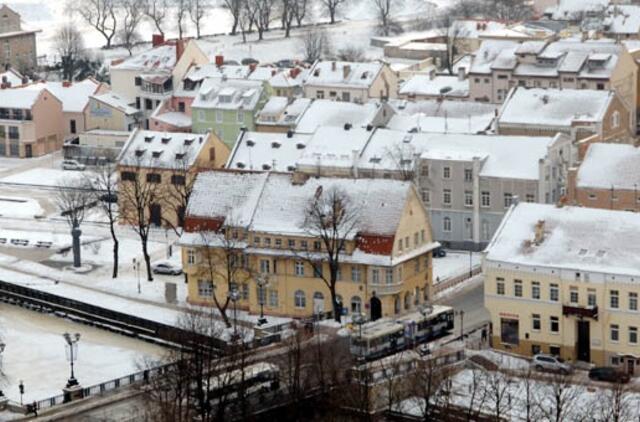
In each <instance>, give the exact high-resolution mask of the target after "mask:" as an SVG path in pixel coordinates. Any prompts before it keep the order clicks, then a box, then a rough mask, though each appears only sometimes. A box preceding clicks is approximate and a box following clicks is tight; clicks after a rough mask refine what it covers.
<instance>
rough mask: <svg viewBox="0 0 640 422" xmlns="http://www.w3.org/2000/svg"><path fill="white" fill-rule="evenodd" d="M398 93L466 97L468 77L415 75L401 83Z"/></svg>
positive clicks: (467, 93) (467, 94)
mask: <svg viewBox="0 0 640 422" xmlns="http://www.w3.org/2000/svg"><path fill="white" fill-rule="evenodd" d="M398 93H399V94H401V95H416V96H419V95H424V96H432V97H437V96H442V97H468V96H469V79H467V78H464V79H462V80H460V78H458V76H436V77H434V78H433V79H431V78H430V77H429V76H428V75H416V76H413V77H412V78H411V79H409V80H408V81H407V82H405V83H404V84H402V86H401V87H400V91H399V92H398Z"/></svg>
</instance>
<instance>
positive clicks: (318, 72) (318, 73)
mask: <svg viewBox="0 0 640 422" xmlns="http://www.w3.org/2000/svg"><path fill="white" fill-rule="evenodd" d="M313 76H315V77H316V78H317V77H318V76H320V69H316V70H315V71H314V72H313Z"/></svg>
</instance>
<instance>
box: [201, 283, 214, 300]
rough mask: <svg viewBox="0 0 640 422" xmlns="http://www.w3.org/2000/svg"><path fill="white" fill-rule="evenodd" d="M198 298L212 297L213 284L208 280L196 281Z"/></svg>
mask: <svg viewBox="0 0 640 422" xmlns="http://www.w3.org/2000/svg"><path fill="white" fill-rule="evenodd" d="M198 296H200V297H213V283H212V282H211V281H209V280H198Z"/></svg>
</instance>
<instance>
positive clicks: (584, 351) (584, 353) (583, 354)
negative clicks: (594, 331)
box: [576, 321, 591, 362]
mask: <svg viewBox="0 0 640 422" xmlns="http://www.w3.org/2000/svg"><path fill="white" fill-rule="evenodd" d="M577 324H578V329H577V330H576V331H577V332H578V341H577V344H576V349H577V354H578V356H577V358H578V360H581V361H583V362H590V361H591V349H590V347H589V346H590V344H591V340H590V338H589V321H578V322H577Z"/></svg>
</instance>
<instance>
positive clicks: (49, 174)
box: [0, 168, 86, 187]
mask: <svg viewBox="0 0 640 422" xmlns="http://www.w3.org/2000/svg"><path fill="white" fill-rule="evenodd" d="M85 177H86V174H85V173H84V172H82V171H65V170H58V169H51V168H33V169H30V170H27V171H23V172H20V173H16V174H12V175H11V176H7V177H3V178H2V179H0V182H2V183H11V184H19V185H35V186H47V187H55V186H60V185H61V184H62V183H70V182H72V181H76V180H77V181H81V180H83V179H84V178H85Z"/></svg>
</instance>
